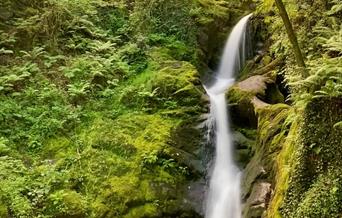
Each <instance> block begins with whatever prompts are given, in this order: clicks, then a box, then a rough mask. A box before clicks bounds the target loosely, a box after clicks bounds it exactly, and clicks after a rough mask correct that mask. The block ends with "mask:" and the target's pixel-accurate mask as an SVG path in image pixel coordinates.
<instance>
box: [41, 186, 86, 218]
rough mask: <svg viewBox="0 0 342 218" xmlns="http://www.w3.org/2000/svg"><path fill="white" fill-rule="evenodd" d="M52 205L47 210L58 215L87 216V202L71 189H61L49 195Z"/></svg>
mask: <svg viewBox="0 0 342 218" xmlns="http://www.w3.org/2000/svg"><path fill="white" fill-rule="evenodd" d="M48 201H49V202H50V205H49V207H50V208H48V209H47V210H48V211H49V213H51V214H53V215H54V216H56V217H61V218H62V217H85V216H86V214H87V209H86V208H87V205H86V204H87V202H86V201H85V199H84V198H83V197H82V195H80V194H79V193H77V192H75V191H71V190H66V189H64V190H60V191H57V192H55V193H52V194H50V195H49V197H48Z"/></svg>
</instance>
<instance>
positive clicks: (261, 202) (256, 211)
mask: <svg viewBox="0 0 342 218" xmlns="http://www.w3.org/2000/svg"><path fill="white" fill-rule="evenodd" d="M271 192H272V189H271V184H270V183H267V182H259V183H257V184H255V185H254V186H253V189H252V192H251V194H250V196H249V197H248V199H247V202H246V205H245V210H244V211H243V217H245V218H259V217H263V214H264V212H265V210H266V209H267V205H268V202H269V199H270V196H271Z"/></svg>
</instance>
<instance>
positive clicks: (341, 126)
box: [334, 121, 342, 128]
mask: <svg viewBox="0 0 342 218" xmlns="http://www.w3.org/2000/svg"><path fill="white" fill-rule="evenodd" d="M334 128H342V121H340V122H338V123H335V125H334Z"/></svg>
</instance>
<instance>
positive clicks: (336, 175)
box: [279, 97, 342, 218]
mask: <svg viewBox="0 0 342 218" xmlns="http://www.w3.org/2000/svg"><path fill="white" fill-rule="evenodd" d="M341 120H342V99H341V98H339V97H321V98H315V99H312V100H311V101H310V102H309V103H308V105H307V106H306V108H305V110H304V116H303V120H302V123H301V126H300V131H299V132H298V135H299V137H298V139H299V140H298V141H297V142H296V143H295V144H293V145H292V146H296V148H297V150H296V152H295V154H294V157H293V165H292V167H293V168H292V169H293V170H292V171H291V172H290V175H289V180H287V181H288V185H287V187H288V188H287V189H286V191H285V195H284V200H283V204H282V206H281V207H280V208H279V210H280V214H282V215H283V216H284V217H294V218H297V217H298V218H299V217H314V218H316V217H317V218H318V217H332V218H335V217H336V218H337V217H340V215H341V212H342V207H341V202H342V192H341V190H342V189H341V187H342V186H341V184H342V183H341V179H342V178H341V175H342V171H341V165H340V161H341V158H342V138H341V136H342V129H341V126H340V125H339V124H338V123H339V122H340V121H341Z"/></svg>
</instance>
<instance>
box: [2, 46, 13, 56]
mask: <svg viewBox="0 0 342 218" xmlns="http://www.w3.org/2000/svg"><path fill="white" fill-rule="evenodd" d="M13 53H14V52H13V51H12V50H6V49H5V48H1V49H0V55H7V54H13Z"/></svg>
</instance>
